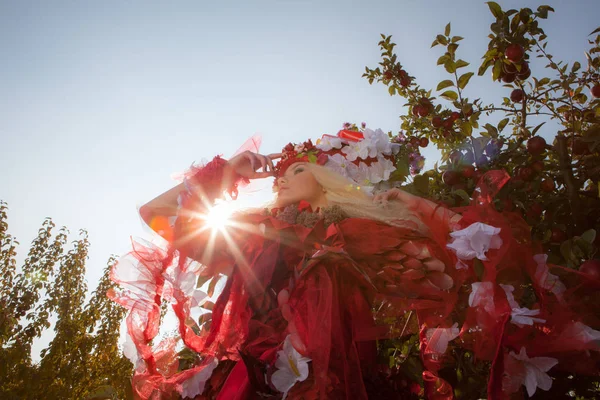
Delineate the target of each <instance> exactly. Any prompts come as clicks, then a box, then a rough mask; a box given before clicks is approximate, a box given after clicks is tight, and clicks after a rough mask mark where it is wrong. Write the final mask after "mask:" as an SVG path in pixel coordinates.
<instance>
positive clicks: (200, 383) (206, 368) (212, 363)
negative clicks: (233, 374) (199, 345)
mask: <svg viewBox="0 0 600 400" xmlns="http://www.w3.org/2000/svg"><path fill="white" fill-rule="evenodd" d="M218 364H219V362H218V361H217V359H216V358H214V357H210V359H208V360H207V361H206V362H205V363H204V365H201V366H198V367H196V368H195V369H196V370H197V372H196V373H195V374H194V375H193V376H191V377H190V378H188V379H187V380H185V381H183V382H182V383H181V389H180V390H179V393H180V394H181V398H183V399H185V398H186V397H189V398H192V399H193V398H195V397H196V396H197V395H199V394H200V393H202V392H203V391H204V385H206V381H207V380H209V379H210V376H211V375H212V373H213V371H214V369H215V368H217V365H218Z"/></svg>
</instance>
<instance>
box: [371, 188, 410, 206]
mask: <svg viewBox="0 0 600 400" xmlns="http://www.w3.org/2000/svg"><path fill="white" fill-rule="evenodd" d="M393 200H396V201H401V202H403V203H404V204H406V206H407V207H408V208H409V209H411V210H415V209H416V208H417V207H418V205H419V202H420V201H421V198H420V197H418V196H415V195H412V194H410V193H408V192H405V191H404V190H401V189H398V188H393V189H389V190H386V191H385V192H381V193H378V194H376V195H375V196H374V197H373V202H375V203H381V204H383V205H385V204H386V203H387V202H389V201H393Z"/></svg>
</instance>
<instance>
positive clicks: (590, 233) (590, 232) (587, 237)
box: [581, 229, 596, 244]
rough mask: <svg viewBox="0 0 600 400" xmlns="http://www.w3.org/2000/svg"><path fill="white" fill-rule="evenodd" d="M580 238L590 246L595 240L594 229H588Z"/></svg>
mask: <svg viewBox="0 0 600 400" xmlns="http://www.w3.org/2000/svg"><path fill="white" fill-rule="evenodd" d="M581 238H582V239H583V240H585V241H586V242H588V243H590V244H592V243H594V240H596V231H595V230H594V229H588V230H587V231H585V232H583V233H582V234H581Z"/></svg>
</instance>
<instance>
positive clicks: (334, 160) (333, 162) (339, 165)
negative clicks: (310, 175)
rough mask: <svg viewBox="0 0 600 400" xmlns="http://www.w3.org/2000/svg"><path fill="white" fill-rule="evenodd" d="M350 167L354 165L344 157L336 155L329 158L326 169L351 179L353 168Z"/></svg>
mask: <svg viewBox="0 0 600 400" xmlns="http://www.w3.org/2000/svg"><path fill="white" fill-rule="evenodd" d="M350 165H354V164H352V163H351V162H350V161H348V160H347V159H346V158H345V157H344V156H343V155H341V154H334V155H332V156H329V158H328V160H327V163H326V164H325V167H326V168H328V169H330V170H332V171H335V172H337V173H338V174H340V175H342V176H345V177H349V176H350V175H349V169H350V168H351V167H350Z"/></svg>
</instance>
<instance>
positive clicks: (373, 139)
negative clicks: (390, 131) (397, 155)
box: [363, 128, 400, 157]
mask: <svg viewBox="0 0 600 400" xmlns="http://www.w3.org/2000/svg"><path fill="white" fill-rule="evenodd" d="M363 135H364V140H365V141H368V143H369V148H370V149H372V150H371V153H370V157H376V156H377V155H381V154H385V155H390V154H392V152H393V151H394V150H396V149H397V150H396V152H397V151H398V150H400V148H399V146H394V147H396V149H394V147H393V146H392V143H391V142H390V138H389V136H388V135H387V134H386V133H385V132H383V131H382V130H381V129H376V130H372V129H368V128H367V129H365V130H364V132H363Z"/></svg>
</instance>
